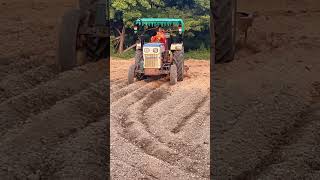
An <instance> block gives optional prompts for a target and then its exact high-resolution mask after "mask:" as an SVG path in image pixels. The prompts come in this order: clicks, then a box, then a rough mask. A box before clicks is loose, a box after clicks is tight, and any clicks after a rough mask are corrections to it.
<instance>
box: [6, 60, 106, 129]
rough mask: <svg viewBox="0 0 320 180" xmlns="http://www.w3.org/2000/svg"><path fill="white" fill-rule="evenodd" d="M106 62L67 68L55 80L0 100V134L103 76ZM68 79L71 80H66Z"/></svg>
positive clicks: (20, 124) (21, 123)
mask: <svg viewBox="0 0 320 180" xmlns="http://www.w3.org/2000/svg"><path fill="white" fill-rule="evenodd" d="M103 68H104V66H103V62H102V61H100V62H98V63H94V64H87V65H86V66H83V67H79V68H77V69H74V70H72V71H67V72H64V73H62V74H60V76H59V77H58V78H56V79H55V80H52V81H49V82H47V83H45V84H41V85H39V86H38V87H36V88H34V89H31V90H29V91H27V92H25V93H22V94H20V95H19V96H15V97H13V98H11V99H8V100H6V101H4V102H2V103H1V104H0V135H3V134H5V133H6V132H7V131H8V130H9V129H10V128H11V127H14V126H22V125H23V124H24V123H25V122H26V119H27V118H28V117H30V116H32V115H35V114H37V113H39V112H41V111H43V110H46V109H48V108H50V107H51V106H52V105H54V104H55V103H56V102H57V101H59V100H62V99H64V98H67V97H70V96H72V95H73V94H75V93H78V92H79V91H81V90H83V89H85V88H87V87H88V86H89V85H90V84H91V83H94V82H97V81H99V80H100V79H102V78H103V76H104V69H103ZM66 82H68V83H66Z"/></svg>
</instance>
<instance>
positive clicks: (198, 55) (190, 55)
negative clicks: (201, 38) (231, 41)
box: [185, 49, 210, 60]
mask: <svg viewBox="0 0 320 180" xmlns="http://www.w3.org/2000/svg"><path fill="white" fill-rule="evenodd" d="M185 58H186V59H199V60H210V50H209V49H197V50H190V51H188V52H185Z"/></svg>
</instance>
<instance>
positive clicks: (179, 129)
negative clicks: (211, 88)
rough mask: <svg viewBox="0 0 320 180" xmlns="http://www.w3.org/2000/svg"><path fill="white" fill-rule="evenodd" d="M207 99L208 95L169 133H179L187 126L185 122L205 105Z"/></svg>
mask: <svg viewBox="0 0 320 180" xmlns="http://www.w3.org/2000/svg"><path fill="white" fill-rule="evenodd" d="M209 97H210V95H207V96H205V97H203V98H202V99H201V101H200V102H198V103H197V104H196V106H195V108H194V109H193V110H192V111H191V112H190V114H188V115H187V116H185V117H184V118H183V120H182V121H181V122H179V123H178V124H177V126H176V127H174V128H173V129H172V130H171V132H172V133H174V134H177V133H179V132H180V131H181V129H182V128H183V127H184V126H185V125H186V124H187V122H188V121H189V120H190V119H191V118H192V117H193V116H194V115H195V114H196V113H197V112H198V110H199V108H201V107H202V106H203V105H204V104H205V102H206V101H207V100H208V98H209Z"/></svg>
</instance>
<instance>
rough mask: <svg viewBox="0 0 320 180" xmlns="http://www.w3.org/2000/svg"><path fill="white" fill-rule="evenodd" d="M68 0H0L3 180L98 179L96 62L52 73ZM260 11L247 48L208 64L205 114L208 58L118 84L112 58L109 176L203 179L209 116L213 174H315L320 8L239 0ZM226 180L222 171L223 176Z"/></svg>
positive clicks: (281, 0) (103, 106)
mask: <svg viewBox="0 0 320 180" xmlns="http://www.w3.org/2000/svg"><path fill="white" fill-rule="evenodd" d="M75 5H76V1H75V0H72V1H71V0H70V1H67V0H57V1H49V0H38V1H22V0H11V1H6V2H1V4H0V13H1V16H0V21H1V26H0V33H1V36H0V40H1V43H0V136H1V139H0V177H1V179H26V177H27V178H29V179H50V178H51V179H71V178H74V177H77V178H76V179H104V178H105V177H106V176H107V174H106V173H107V171H106V169H107V168H108V164H106V160H105V158H106V157H107V156H108V151H107V149H108V146H107V142H108V141H107V136H106V134H107V133H108V130H107V128H106V127H107V118H106V114H107V113H108V109H107V107H108V101H107V89H106V87H107V79H108V78H109V77H106V75H105V69H104V68H106V67H105V64H106V63H105V60H101V61H99V62H97V63H90V64H87V65H84V66H82V67H79V68H75V69H73V70H71V71H66V72H63V73H59V72H58V71H57V70H56V69H55V67H54V65H53V62H54V57H55V51H56V44H57V42H56V34H57V24H58V22H59V18H60V17H61V15H62V14H63V12H64V11H65V10H66V9H67V8H69V7H74V6H75ZM239 5H240V9H244V10H250V11H258V17H257V18H256V20H255V22H254V26H253V28H252V29H251V30H250V32H249V40H248V46H239V48H240V49H239V51H238V53H237V57H236V60H235V61H234V62H232V63H229V64H221V65H217V66H216V69H215V75H214V80H215V83H214V86H213V87H211V89H212V90H213V91H214V92H215V94H214V99H212V100H211V101H213V104H214V109H212V111H211V112H212V113H211V115H210V114H209V102H210V100H209V99H210V98H209V87H210V86H209V79H210V78H209V63H208V62H207V61H188V62H187V64H188V65H190V66H191V67H190V71H189V73H190V74H189V76H188V77H187V78H186V80H185V81H183V82H181V83H178V84H177V85H175V86H169V84H168V82H167V81H165V80H156V81H153V82H143V81H142V82H136V83H134V84H132V85H129V86H128V85H127V84H126V82H125V79H126V74H127V67H128V66H129V64H130V63H131V62H130V61H121V60H112V61H111V65H112V67H111V77H110V79H111V90H110V92H111V94H110V95H111V103H110V106H111V125H110V126H111V150H112V154H111V162H112V163H111V173H112V176H113V179H138V178H141V179H143V178H144V179H208V176H209V174H208V173H209V171H208V168H209V135H208V132H209V117H210V116H211V117H214V121H213V124H212V125H213V126H212V127H211V129H212V130H213V131H214V134H213V136H211V138H212V139H211V140H212V142H213V144H212V146H211V148H212V150H213V152H214V153H213V159H212V161H211V163H212V164H213V169H214V172H215V173H214V177H215V178H216V179H231V178H234V179H319V178H320V156H319V154H320V147H319V144H320V134H319V132H320V124H319V120H320V117H319V116H320V115H319V114H320V113H319V109H320V107H319V104H320V99H319V96H320V78H319V77H320V75H319V72H320V61H319V59H320V45H319V44H320V21H319V19H320V4H319V1H313V0H301V1H294V0H268V1H267V0H260V1H249V0H240V1H239ZM227 177H230V178H227Z"/></svg>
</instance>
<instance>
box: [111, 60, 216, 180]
mask: <svg viewBox="0 0 320 180" xmlns="http://www.w3.org/2000/svg"><path fill="white" fill-rule="evenodd" d="M133 62H134V61H133V60H131V61H124V60H119V59H118V60H112V61H111V74H110V76H111V78H110V79H111V107H110V108H111V118H110V120H111V124H110V125H111V126H110V128H111V165H110V166H111V177H112V179H181V180H182V179H209V175H210V174H209V168H210V161H209V159H210V158H209V138H210V133H209V132H210V129H209V128H210V121H209V119H210V108H209V106H210V88H209V87H210V69H209V67H210V64H209V61H193V60H189V61H187V62H186V65H188V66H189V67H190V70H189V71H188V74H187V77H186V78H185V79H184V81H182V82H178V84H176V85H175V86H170V85H169V81H168V80H167V79H165V78H163V79H160V80H153V81H150V82H145V81H137V82H135V83H133V84H130V85H128V84H127V70H128V68H129V65H130V64H132V63H133Z"/></svg>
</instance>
